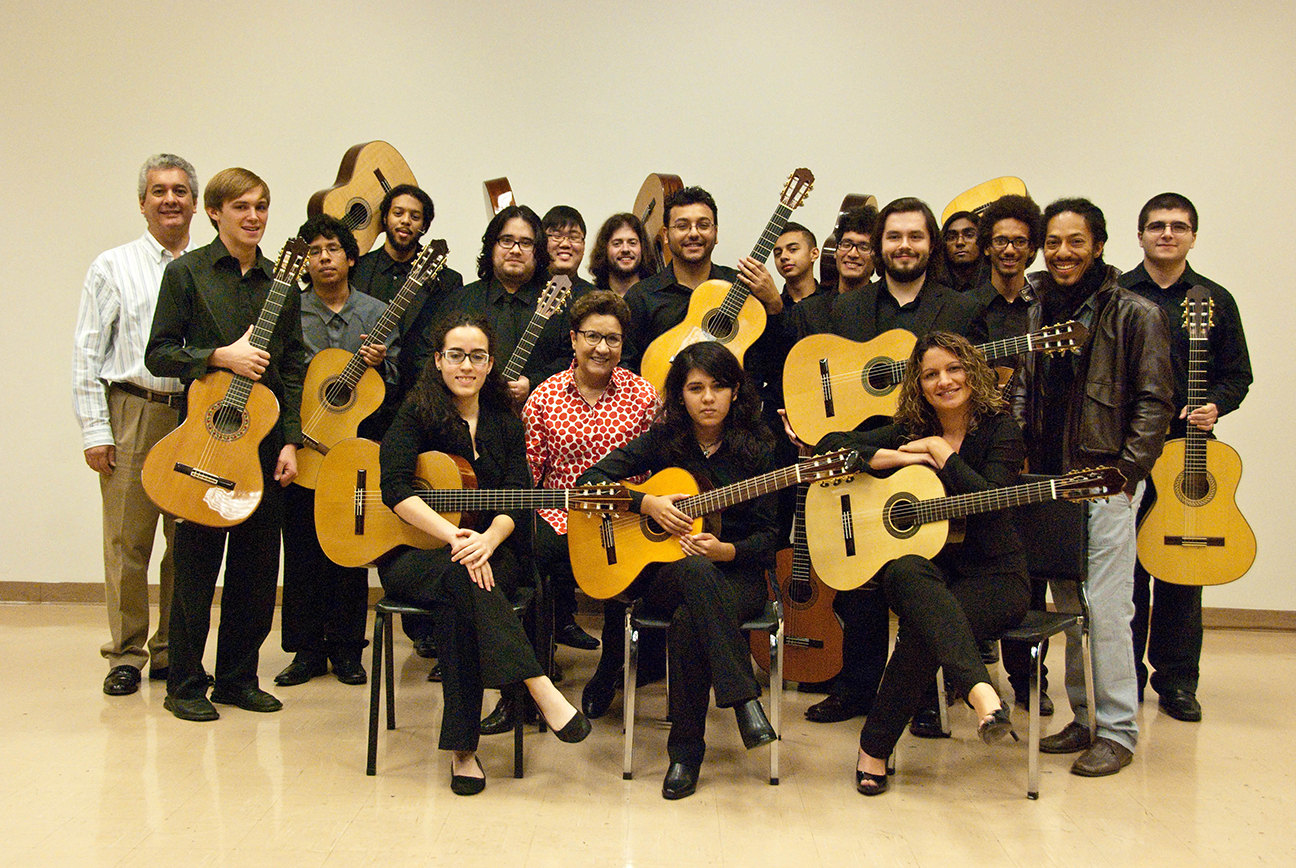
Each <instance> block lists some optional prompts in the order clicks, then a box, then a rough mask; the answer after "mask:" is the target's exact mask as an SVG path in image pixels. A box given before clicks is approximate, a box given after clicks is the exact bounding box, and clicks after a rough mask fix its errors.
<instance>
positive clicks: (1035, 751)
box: [1026, 640, 1044, 799]
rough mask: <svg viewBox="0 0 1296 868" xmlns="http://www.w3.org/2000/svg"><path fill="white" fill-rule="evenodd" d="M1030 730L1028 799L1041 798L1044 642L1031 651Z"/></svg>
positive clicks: (1027, 750)
mask: <svg viewBox="0 0 1296 868" xmlns="http://www.w3.org/2000/svg"><path fill="white" fill-rule="evenodd" d="M1030 656H1031V661H1030V729H1029V731H1028V732H1027V734H1026V798H1028V799H1038V798H1039V782H1040V761H1039V743H1040V724H1041V720H1040V662H1041V659H1042V658H1043V656H1044V641H1043V640H1041V641H1040V642H1038V643H1037V644H1035V645H1032V646H1031V649H1030Z"/></svg>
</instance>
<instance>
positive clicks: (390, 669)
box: [374, 615, 396, 729]
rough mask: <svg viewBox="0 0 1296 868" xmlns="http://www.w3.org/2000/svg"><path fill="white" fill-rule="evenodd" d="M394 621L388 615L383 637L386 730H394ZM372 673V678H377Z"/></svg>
mask: <svg viewBox="0 0 1296 868" xmlns="http://www.w3.org/2000/svg"><path fill="white" fill-rule="evenodd" d="M395 626H396V619H395V618H394V617H392V616H390V615H388V620H387V629H386V630H385V631H384V636H383V655H384V656H385V657H386V658H387V728H388V729H395V728H396V652H395V651H393V650H392V633H394V632H396V631H395V629H394V628H395ZM377 677H378V675H377V673H374V678H377Z"/></svg>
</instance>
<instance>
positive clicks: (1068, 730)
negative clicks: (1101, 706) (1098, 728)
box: [1039, 720, 1089, 753]
mask: <svg viewBox="0 0 1296 868" xmlns="http://www.w3.org/2000/svg"><path fill="white" fill-rule="evenodd" d="M1087 747H1089V727H1087V726H1081V725H1080V724H1078V723H1076V722H1075V721H1074V720H1073V721H1071V722H1070V723H1068V724H1067V725H1066V726H1064V727H1063V728H1062V731H1061V732H1056V733H1054V734H1053V735H1050V736H1048V737H1046V738H1041V739H1040V745H1039V749H1040V753H1077V752H1078V751H1082V750H1084V749H1085V748H1087Z"/></svg>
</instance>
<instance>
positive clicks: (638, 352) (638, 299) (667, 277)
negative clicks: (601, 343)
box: [621, 263, 738, 374]
mask: <svg viewBox="0 0 1296 868" xmlns="http://www.w3.org/2000/svg"><path fill="white" fill-rule="evenodd" d="M737 279H738V271H737V270H736V269H733V268H729V267H728V266H725V265H716V264H715V263H712V264H711V273H710V274H709V275H708V276H707V280H726V281H730V282H732V281H735V280H737ZM692 297H693V290H692V289H690V288H689V287H687V286H685V285H684V284H682V283H680V282H679V281H678V280H676V279H675V264H674V263H671V264H670V265H668V266H666V268H664V269H662V270H661V271H659V272H657V273H656V274H654V275H652V276H651V277H645V278H644V279H643V280H641V281H639V282H638V283H636V284H635V285H634V286H632V287H630V289H629V290H628V291H627V292H626V294H625V300H626V304H628V305H629V306H630V341H629V342H628V343H627V344H626V347H625V350H624V351H623V352H622V353H621V365H622V367H624V368H627V369H628V370H631V371H634V372H635V373H636V374H637V373H639V363H640V361H641V360H642V358H643V352H644V350H645V349H647V348H648V345H649V344H651V343H652V342H653V341H654V340H656V339H657V338H659V337H661V336H662V335H663V334H665V333H666V332H668V331H670V330H671V329H673V328H674V327H675V326H677V325H679V324H680V323H681V322H683V321H684V316H685V315H686V314H687V313H688V306H689V300H690V299H691V298H692Z"/></svg>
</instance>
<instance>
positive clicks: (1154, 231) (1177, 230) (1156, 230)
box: [1143, 220, 1192, 235]
mask: <svg viewBox="0 0 1296 868" xmlns="http://www.w3.org/2000/svg"><path fill="white" fill-rule="evenodd" d="M1167 228H1168V229H1169V230H1170V233H1171V234H1172V235H1187V234H1188V233H1189V232H1192V227H1191V226H1189V225H1188V224H1187V223H1185V222H1183V221H1182V220H1176V221H1174V222H1173V223H1167V222H1165V221H1164V220H1153V221H1152V222H1151V223H1148V224H1147V225H1145V226H1144V227H1143V231H1144V232H1147V233H1149V234H1151V235H1160V234H1161V233H1162V232H1165V231H1166V229H1167Z"/></svg>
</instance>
